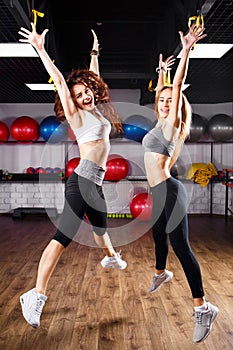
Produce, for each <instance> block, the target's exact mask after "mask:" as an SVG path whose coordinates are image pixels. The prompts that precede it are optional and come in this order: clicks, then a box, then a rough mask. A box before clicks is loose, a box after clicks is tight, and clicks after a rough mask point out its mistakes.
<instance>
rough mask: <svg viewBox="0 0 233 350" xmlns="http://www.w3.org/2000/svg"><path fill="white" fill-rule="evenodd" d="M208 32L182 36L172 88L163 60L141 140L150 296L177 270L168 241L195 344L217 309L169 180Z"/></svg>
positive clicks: (182, 197)
mask: <svg viewBox="0 0 233 350" xmlns="http://www.w3.org/2000/svg"><path fill="white" fill-rule="evenodd" d="M203 32H204V28H203V27H201V26H197V25H195V24H194V25H192V26H191V28H190V30H189V32H188V34H187V35H184V34H183V33H182V32H179V34H180V39H181V43H182V52H181V58H180V62H179V64H178V67H177V70H176V72H175V76H174V79H173V84H172V86H166V85H165V86H164V74H165V73H166V70H167V68H168V67H169V66H171V65H172V64H173V63H174V58H173V56H170V57H168V59H166V60H165V61H164V62H163V58H162V55H160V59H159V67H158V73H159V78H158V84H157V88H156V99H155V112H156V116H157V119H158V122H157V124H156V126H155V127H154V128H153V129H152V130H150V131H149V132H148V133H147V134H146V135H145V136H144V138H143V141H142V144H143V146H144V149H145V154H144V161H145V169H146V174H147V179H148V182H149V185H150V190H151V194H152V197H153V203H154V204H153V208H152V220H153V227H152V233H153V239H154V242H155V256H156V263H155V273H154V275H153V280H152V284H151V286H150V288H149V292H150V293H153V292H156V291H157V290H158V289H159V288H160V287H161V286H162V285H163V284H164V283H167V282H169V281H170V280H171V279H172V277H173V272H171V271H169V270H167V269H166V260H167V255H168V239H170V242H171V246H172V248H173V250H174V252H175V254H176V256H177V258H178V259H179V261H180V263H181V266H182V268H183V270H184V273H185V276H186V278H187V281H188V284H189V287H190V290H191V293H192V297H193V304H194V312H195V329H194V336H193V341H194V342H197V343H198V342H201V341H203V340H205V339H206V338H207V337H208V335H209V334H210V331H211V328H212V324H213V321H214V320H215V318H216V316H217V314H218V311H219V310H218V308H217V307H216V306H214V305H212V304H211V303H210V302H208V301H206V300H205V297H204V290H203V286H202V276H201V270H200V267H199V264H198V261H197V259H196V257H195V255H194V254H193V251H192V249H191V247H190V243H189V237H188V217H187V196H186V191H185V188H184V186H183V184H182V183H181V182H180V181H179V180H177V179H175V178H174V177H172V176H171V173H170V170H171V168H172V166H173V165H174V164H175V162H176V160H177V158H178V157H179V154H180V152H181V149H182V145H183V143H184V141H185V140H186V138H187V137H188V135H189V131H190V124H191V116H192V111H191V107H190V104H189V102H188V100H187V98H186V97H185V95H184V94H183V93H182V85H183V83H184V81H185V77H186V72H187V68H188V59H189V53H190V50H191V48H192V47H193V45H194V44H195V43H196V42H198V41H199V40H201V39H202V38H204V37H205V36H206V34H203Z"/></svg>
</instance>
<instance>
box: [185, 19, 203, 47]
mask: <svg viewBox="0 0 233 350" xmlns="http://www.w3.org/2000/svg"><path fill="white" fill-rule="evenodd" d="M204 31H205V28H204V27H202V26H197V25H196V24H195V23H193V25H192V26H191V27H190V29H189V32H188V34H186V35H184V33H183V32H181V31H180V32H179V34H180V40H181V43H182V46H183V49H187V50H188V49H191V48H192V46H193V45H194V44H196V43H197V42H198V41H200V40H201V39H203V38H205V37H206V36H207V34H203V32H204Z"/></svg>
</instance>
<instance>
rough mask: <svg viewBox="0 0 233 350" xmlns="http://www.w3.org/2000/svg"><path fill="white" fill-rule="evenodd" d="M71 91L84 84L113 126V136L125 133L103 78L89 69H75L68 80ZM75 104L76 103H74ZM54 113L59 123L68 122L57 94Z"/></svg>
mask: <svg viewBox="0 0 233 350" xmlns="http://www.w3.org/2000/svg"><path fill="white" fill-rule="evenodd" d="M66 83H67V86H68V88H69V90H71V89H72V87H73V86H74V85H76V84H84V85H85V86H87V87H88V88H89V89H91V90H92V92H93V95H94V99H95V105H96V106H98V109H99V111H100V112H101V113H102V114H103V115H104V116H105V117H106V118H107V119H108V120H109V121H110V123H111V125H112V132H111V136H113V135H116V134H122V133H123V126H122V122H121V119H120V117H119V115H118V113H117V111H116V110H115V108H114V106H113V105H112V103H111V99H110V94H109V88H108V85H107V84H106V83H105V82H104V80H103V78H102V77H101V76H99V75H98V74H96V73H94V72H93V71H91V70H89V69H73V70H72V71H71V72H70V74H69V75H68V77H67V79H66ZM74 102H75V101H74ZM54 112H55V114H56V117H57V119H58V120H59V121H61V122H63V121H65V120H66V117H65V113H64V110H63V107H62V103H61V100H60V97H59V95H58V93H57V92H56V96H55V104H54Z"/></svg>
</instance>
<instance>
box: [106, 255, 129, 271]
mask: <svg viewBox="0 0 233 350" xmlns="http://www.w3.org/2000/svg"><path fill="white" fill-rule="evenodd" d="M100 263H101V265H102V267H104V268H105V269H117V270H124V269H125V268H126V266H127V262H126V261H124V260H122V258H121V255H120V253H116V255H115V256H105V257H104V258H103V260H101V262H100Z"/></svg>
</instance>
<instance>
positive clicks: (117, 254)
mask: <svg viewBox="0 0 233 350" xmlns="http://www.w3.org/2000/svg"><path fill="white" fill-rule="evenodd" d="M116 256H117V257H118V258H120V259H122V256H121V250H120V251H119V252H117V253H116Z"/></svg>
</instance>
